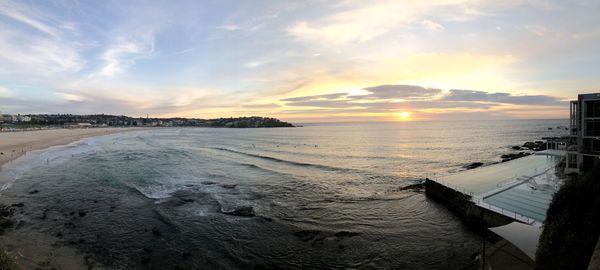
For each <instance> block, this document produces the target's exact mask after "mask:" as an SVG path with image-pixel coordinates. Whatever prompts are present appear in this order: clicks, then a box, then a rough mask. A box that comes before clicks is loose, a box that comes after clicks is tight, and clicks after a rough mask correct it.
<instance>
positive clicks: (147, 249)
mask: <svg viewBox="0 0 600 270" xmlns="http://www.w3.org/2000/svg"><path fill="white" fill-rule="evenodd" d="M142 250H143V251H144V252H146V253H152V251H153V250H152V249H151V248H147V247H145V248H142Z"/></svg>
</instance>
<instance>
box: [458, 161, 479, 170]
mask: <svg viewBox="0 0 600 270" xmlns="http://www.w3.org/2000/svg"><path fill="white" fill-rule="evenodd" d="M481 166H483V162H473V163H471V164H467V165H465V166H463V168H465V169H467V170H471V169H475V168H478V167H481Z"/></svg>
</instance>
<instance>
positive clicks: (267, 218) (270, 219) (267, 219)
mask: <svg viewBox="0 0 600 270" xmlns="http://www.w3.org/2000/svg"><path fill="white" fill-rule="evenodd" d="M262 218H263V219H264V220H265V221H269V222H271V221H273V219H272V218H270V217H262Z"/></svg>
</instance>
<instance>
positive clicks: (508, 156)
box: [500, 152, 531, 162]
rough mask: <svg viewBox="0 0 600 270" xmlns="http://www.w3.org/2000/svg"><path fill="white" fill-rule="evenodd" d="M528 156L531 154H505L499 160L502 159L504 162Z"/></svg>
mask: <svg viewBox="0 0 600 270" xmlns="http://www.w3.org/2000/svg"><path fill="white" fill-rule="evenodd" d="M529 155H531V154H530V153H526V152H519V153H518V154H505V155H502V156H500V158H502V162H506V161H509V160H513V159H517V158H522V157H526V156H529Z"/></svg>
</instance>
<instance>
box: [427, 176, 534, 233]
mask: <svg viewBox="0 0 600 270" xmlns="http://www.w3.org/2000/svg"><path fill="white" fill-rule="evenodd" d="M427 179H429V180H431V181H433V182H436V183H438V184H440V185H443V186H445V187H447V188H450V189H453V190H455V191H458V192H460V193H463V194H467V195H469V196H471V201H472V202H474V203H475V205H477V206H479V207H482V208H485V209H488V210H490V211H493V212H496V213H498V214H501V215H503V216H506V217H510V218H513V219H514V220H517V221H521V222H524V223H527V224H533V223H534V222H536V221H537V220H535V219H534V218H531V217H528V216H526V215H522V214H518V213H516V212H513V211H510V210H507V209H504V208H502V207H498V206H495V205H491V204H489V203H486V202H483V199H482V198H480V197H478V196H475V195H474V194H473V192H471V191H468V190H466V189H464V188H462V187H459V186H456V185H453V184H450V183H448V182H444V181H441V180H435V179H431V178H429V177H427Z"/></svg>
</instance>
